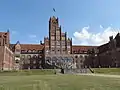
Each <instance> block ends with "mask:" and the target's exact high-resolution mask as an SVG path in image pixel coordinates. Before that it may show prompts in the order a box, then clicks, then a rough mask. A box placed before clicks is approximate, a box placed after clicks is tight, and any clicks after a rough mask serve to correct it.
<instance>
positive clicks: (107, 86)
mask: <svg viewBox="0 0 120 90" xmlns="http://www.w3.org/2000/svg"><path fill="white" fill-rule="evenodd" d="M0 90H120V78H106V77H94V76H81V75H29V76H0Z"/></svg>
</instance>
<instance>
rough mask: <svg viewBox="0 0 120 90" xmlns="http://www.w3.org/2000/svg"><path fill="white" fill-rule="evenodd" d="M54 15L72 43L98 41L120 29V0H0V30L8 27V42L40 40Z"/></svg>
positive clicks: (89, 43) (34, 41) (91, 43)
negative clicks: (54, 10) (9, 38)
mask: <svg viewBox="0 0 120 90" xmlns="http://www.w3.org/2000/svg"><path fill="white" fill-rule="evenodd" d="M53 8H55V9H56V13H54V12H53V11H52V9H53ZM53 15H55V16H57V17H59V21H60V24H61V26H62V31H66V32H68V36H69V37H71V38H73V44H81V45H83V44H86V45H99V44H102V43H105V42H107V41H108V36H109V35H115V34H116V33H117V32H118V31H119V28H120V0H0V31H6V30H7V29H8V28H9V29H10V33H11V34H10V36H11V43H16V41H17V40H19V41H20V43H39V41H40V40H43V38H44V36H48V20H49V18H50V16H53ZM101 38H102V39H101ZM105 38H107V39H106V40H105Z"/></svg>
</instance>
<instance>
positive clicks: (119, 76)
mask: <svg viewBox="0 0 120 90" xmlns="http://www.w3.org/2000/svg"><path fill="white" fill-rule="evenodd" d="M77 75H87V76H99V77H112V78H120V75H106V74H88V73H87V74H77Z"/></svg>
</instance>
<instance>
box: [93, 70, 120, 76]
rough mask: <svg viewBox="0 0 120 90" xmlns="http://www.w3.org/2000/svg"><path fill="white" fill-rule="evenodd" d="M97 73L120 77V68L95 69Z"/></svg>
mask: <svg viewBox="0 0 120 90" xmlns="http://www.w3.org/2000/svg"><path fill="white" fill-rule="evenodd" d="M92 70H94V72H95V73H100V74H113V75H120V68H93V69H92Z"/></svg>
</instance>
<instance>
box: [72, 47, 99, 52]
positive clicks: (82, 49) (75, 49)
mask: <svg viewBox="0 0 120 90" xmlns="http://www.w3.org/2000/svg"><path fill="white" fill-rule="evenodd" d="M92 48H97V46H80V45H73V46H72V52H73V53H86V52H87V51H88V50H89V49H92Z"/></svg>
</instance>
